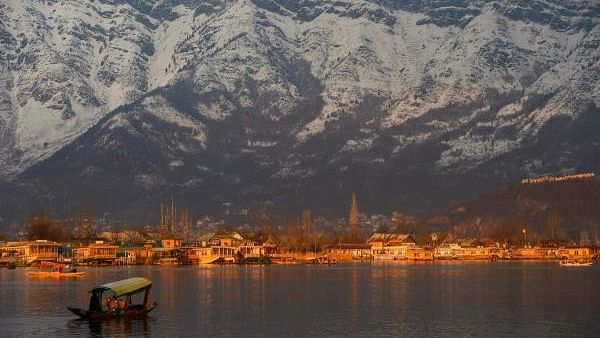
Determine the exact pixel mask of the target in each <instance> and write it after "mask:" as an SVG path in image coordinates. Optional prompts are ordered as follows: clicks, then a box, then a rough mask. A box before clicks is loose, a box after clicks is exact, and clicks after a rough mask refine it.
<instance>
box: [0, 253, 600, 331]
mask: <svg viewBox="0 0 600 338" xmlns="http://www.w3.org/2000/svg"><path fill="white" fill-rule="evenodd" d="M88 271H89V272H88V275H87V276H86V277H85V278H82V279H76V280H71V281H53V280H31V279H27V278H26V277H25V276H24V271H22V270H16V271H10V270H6V269H0V299H2V301H3V306H1V307H0V323H1V325H0V336H1V337H12V336H61V337H62V336H71V335H80V336H89V335H92V336H96V337H108V336H117V337H118V336H127V337H129V336H132V337H135V336H160V337H163V336H173V337H177V336H189V335H195V334H196V333H199V334H201V335H204V336H223V335H225V336H240V335H253V336H256V335H261V336H271V337H281V336H285V337H286V338H287V337H293V336H312V335H318V336H400V335H401V336H417V337H419V336H468V335H471V336H498V335H500V336H502V335H504V336H510V335H516V336H532V337H536V336H538V337H546V336H564V335H567V336H577V335H580V336H599V335H598V333H599V332H600V324H599V323H598V322H597V321H595V320H593V319H592V318H591V315H590V314H591V313H593V311H595V310H596V309H597V308H598V306H600V297H599V296H600V290H599V289H598V288H597V287H596V283H597V280H598V279H599V278H600V268H597V267H594V268H589V269H563V268H560V267H558V266H557V265H553V264H546V263H535V264H525V263H522V264H521V263H505V262H496V263H488V262H482V263H464V262H435V263H431V262H429V263H425V264H412V263H405V262H404V263H399V262H394V263H379V262H376V263H373V264H338V265H337V266H328V267H318V266H304V265H297V266H214V267H198V266H189V267H179V268H175V269H161V268H156V267H135V268H122V267H114V268H97V269H93V268H90V269H89V270H88ZM133 276H142V277H146V278H149V279H151V280H152V281H153V282H154V285H153V288H152V292H151V297H152V301H156V302H158V304H159V305H158V307H157V309H156V310H154V311H153V312H152V313H151V317H149V318H148V319H147V320H145V321H143V320H142V321H139V320H129V321H123V320H117V321H108V322H101V323H89V322H87V321H79V320H73V317H71V316H70V314H69V313H68V312H67V310H66V307H67V306H76V307H85V306H87V303H88V300H89V294H88V293H87V291H88V290H89V289H91V288H92V287H93V286H95V285H98V284H102V283H106V282H110V281H114V280H119V279H123V278H128V277H133Z"/></svg>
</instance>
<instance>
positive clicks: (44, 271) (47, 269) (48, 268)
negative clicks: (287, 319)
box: [27, 261, 85, 277]
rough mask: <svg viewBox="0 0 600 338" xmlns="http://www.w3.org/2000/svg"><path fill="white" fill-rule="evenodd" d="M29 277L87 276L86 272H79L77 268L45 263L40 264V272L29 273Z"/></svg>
mask: <svg viewBox="0 0 600 338" xmlns="http://www.w3.org/2000/svg"><path fill="white" fill-rule="evenodd" d="M27 275H28V276H32V277H80V276H83V275H85V271H77V269H76V268H75V267H73V266H71V265H68V264H64V263H57V262H46V261H43V262H41V263H40V269H39V270H38V271H28V272H27Z"/></svg>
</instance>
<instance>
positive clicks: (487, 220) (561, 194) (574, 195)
mask: <svg viewBox="0 0 600 338" xmlns="http://www.w3.org/2000/svg"><path fill="white" fill-rule="evenodd" d="M433 219H434V220H436V219H437V222H438V226H441V227H448V228H449V229H451V230H453V231H454V232H456V233H458V234H461V235H463V236H479V237H495V238H509V239H511V238H512V239H513V240H515V241H516V242H520V241H522V240H523V238H524V235H523V233H522V230H523V229H526V231H527V236H528V239H529V240H530V241H534V242H535V241H537V240H550V239H552V238H554V239H556V240H559V239H572V240H575V241H579V240H584V241H585V240H588V241H589V240H592V241H594V242H597V240H598V239H600V178H598V177H597V176H596V177H595V178H592V179H581V180H565V181H561V182H544V183H538V184H519V185H514V186H511V187H508V188H505V189H502V190H499V191H496V192H493V193H488V194H483V195H481V196H480V197H478V198H475V199H473V200H471V201H469V202H466V203H459V204H457V205H455V207H453V208H452V210H451V211H450V212H449V213H448V214H447V215H445V216H444V217H436V218H433Z"/></svg>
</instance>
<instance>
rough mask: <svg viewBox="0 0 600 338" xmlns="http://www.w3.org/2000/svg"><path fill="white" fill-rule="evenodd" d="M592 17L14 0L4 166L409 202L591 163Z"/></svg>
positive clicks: (5, 73)
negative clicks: (355, 194) (353, 195)
mask: <svg viewBox="0 0 600 338" xmlns="http://www.w3.org/2000/svg"><path fill="white" fill-rule="evenodd" d="M599 22H600V3H599V2H598V1H595V0H590V1H585V0H573V1H559V0H511V1H500V0H496V1H493V0H489V1H486V0H472V1H468V0H439V1H436V0H427V1H426V0H403V1H400V0H335V1H334V0H300V1H297V0H295V1H292V0H238V1H233V0H229V1H225V0H223V1H221V0H204V1H193V0H156V1H152V0H146V1H144V0H127V1H110V0H96V1H91V0H87V1H86V0H70V1H69V0H61V1H49V0H46V1H41V0H40V1H36V0H18V1H17V0H5V1H3V2H2V3H0V69H1V73H0V121H1V124H0V130H1V132H2V133H1V134H0V138H1V147H0V170H1V173H2V175H3V177H4V180H8V181H12V182H19V184H25V185H26V186H27V187H28V188H25V190H31V189H32V188H29V187H35V189H33V190H34V191H36V194H37V193H39V191H40V189H47V190H48V191H49V195H53V196H55V197H57V198H58V195H61V196H62V197H60V198H58V199H60V200H61V201H63V203H64V201H65V199H69V200H70V199H73V200H77V199H80V198H81V199H85V198H87V197H86V196H89V195H90V194H92V195H96V194H97V193H100V192H102V193H103V194H105V195H104V196H106V194H109V195H110V194H116V195H118V196H119V198H121V199H122V202H123V203H120V202H119V203H118V202H117V201H115V200H112V201H111V202H110V203H118V205H119V207H126V208H133V207H137V208H140V207H143V206H145V205H151V204H152V203H155V201H156V200H157V199H160V198H162V197H163V195H164V194H167V193H169V192H173V191H174V192H177V194H179V195H180V197H181V198H182V199H183V200H188V201H190V203H191V201H200V202H202V203H206V205H220V204H222V203H229V202H232V201H233V202H237V203H241V202H242V201H245V202H248V203H250V202H252V201H261V200H265V199H269V200H279V199H281V200H286V201H290V200H291V201H296V202H297V203H298V204H302V205H304V204H307V203H308V204H311V203H314V204H317V205H319V204H320V203H321V202H322V201H329V202H330V203H331V204H332V205H333V206H334V207H335V204H336V202H335V201H336V200H338V199H339V198H340V197H342V196H345V194H347V193H348V192H349V191H354V190H356V191H359V192H361V193H362V194H363V196H365V199H368V200H370V201H372V202H371V204H372V205H371V206H372V207H374V208H379V207H381V208H383V206H384V205H385V207H388V206H390V205H391V206H398V207H400V208H401V207H402V205H410V204H411V203H413V202H414V201H415V200H419V201H420V202H418V203H416V202H415V203H416V204H419V203H420V204H423V203H425V204H429V203H433V204H435V203H436V201H438V200H446V201H447V199H448V194H450V193H452V194H454V193H456V192H457V191H462V192H463V193H466V192H468V191H480V190H482V189H485V187H486V185H494V184H498V183H499V182H506V181H510V180H513V179H515V178H518V177H520V176H524V175H537V174H544V173H548V172H557V171H558V172H560V171H572V170H595V169H598V167H600V166H599V165H598V161H597V159H598V158H600V157H598V156H600V151H599V150H600V148H599V147H600V143H599V142H600V137H599V136H598V135H596V134H597V133H596V132H595V130H597V129H598V127H600V117H599V114H600V111H599V108H598V107H599V106H600V25H599ZM40 187H41V188H40ZM81 191H85V193H83V192H81ZM63 195H64V196H63ZM442 196H445V197H442ZM133 201H135V202H133ZM125 202H127V203H130V204H126V203H125ZM339 202H340V203H343V205H344V206H345V204H347V203H346V201H345V200H344V201H339ZM94 203H100V204H101V205H100V208H106V209H111V208H112V209H114V205H113V206H111V205H109V204H105V205H102V202H98V201H97V200H94ZM131 203H133V204H131Z"/></svg>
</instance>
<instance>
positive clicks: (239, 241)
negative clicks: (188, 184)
mask: <svg viewBox="0 0 600 338" xmlns="http://www.w3.org/2000/svg"><path fill="white" fill-rule="evenodd" d="M593 177H594V176H593V174H584V175H579V176H577V175H571V176H569V177H563V178H561V177H557V178H543V179H530V180H523V181H522V182H521V184H525V185H529V184H539V183H542V182H560V181H564V180H576V179H589V178H593ZM249 218H251V219H252V220H253V221H252V224H247V223H246V224H242V225H235V224H227V223H226V222H225V221H223V220H217V219H213V218H211V217H204V218H202V219H199V220H197V221H196V222H193V221H192V218H191V217H190V215H189V213H188V211H187V210H186V209H184V208H178V207H177V206H176V203H175V200H174V198H172V197H171V199H170V200H169V201H166V203H163V204H162V205H160V216H159V219H158V220H157V221H158V222H157V224H156V225H145V226H137V227H131V228H128V229H116V227H113V226H103V227H99V226H97V225H95V224H94V222H95V218H94V217H93V216H92V215H91V214H88V213H82V214H80V215H77V217H73V218H70V219H66V220H57V219H52V218H51V217H50V216H48V215H36V216H33V217H31V218H30V219H29V220H28V221H27V222H26V223H25V224H23V227H22V230H21V231H20V232H19V233H18V234H16V235H14V236H10V235H7V234H4V235H3V238H2V241H0V253H1V257H0V266H9V265H13V266H39V265H40V264H41V263H42V262H62V263H69V264H73V265H83V266H85V265H87V266H111V265H158V266H177V265H191V264H196V265H198V264H298V263H308V264H335V263H337V262H349V261H434V260H462V261H483V260H489V261H499V260H550V261H552V260H556V261H559V260H570V261H586V262H587V261H592V260H595V259H597V258H598V257H600V248H599V247H598V240H597V239H596V240H592V239H590V238H580V239H579V240H574V239H569V238H564V237H562V238H561V237H559V236H557V235H556V234H555V231H554V229H555V227H553V226H554V225H555V224H553V223H555V222H557V221H556V220H554V219H552V218H549V219H548V224H549V232H548V234H546V236H545V237H543V236H541V235H539V234H538V235H536V236H531V234H529V232H528V228H527V226H526V225H519V226H520V228H519V229H518V232H519V235H518V236H517V237H515V236H511V237H508V236H507V237H483V238H466V237H461V236H460V235H459V234H458V233H456V232H454V231H452V230H450V231H433V230H432V229H430V228H425V227H422V226H420V225H419V222H418V221H416V220H415V219H414V218H412V217H410V216H407V215H404V214H402V213H399V212H394V213H392V214H391V215H389V216H386V215H372V216H366V215H364V214H361V213H360V212H359V207H358V201H357V197H356V196H355V195H352V197H351V199H350V208H349V214H348V217H347V218H343V219H336V220H329V219H325V218H323V217H313V216H312V214H311V211H310V210H304V211H302V212H301V214H300V215H298V217H296V218H295V219H294V220H292V221H291V222H290V224H284V225H275V224H274V223H275V222H274V221H273V219H272V217H271V214H270V209H269V206H268V205H266V206H265V207H264V208H262V209H260V210H259V211H257V212H253V213H252V215H250V216H249Z"/></svg>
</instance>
